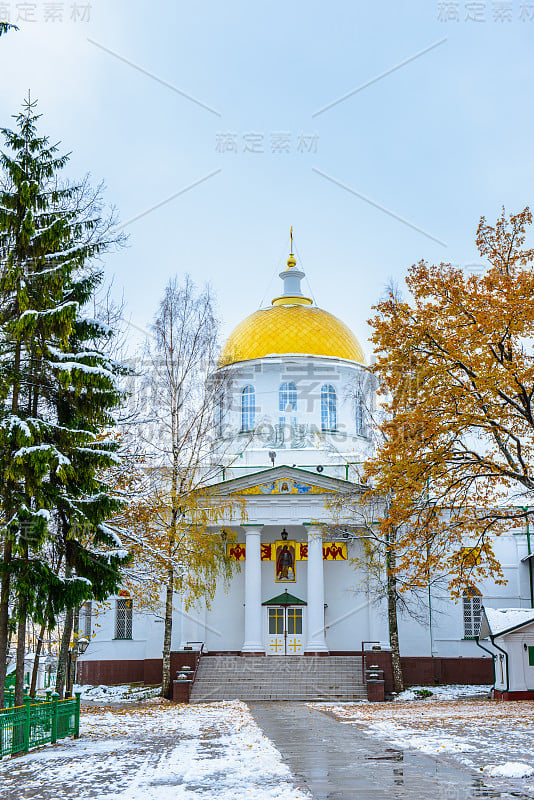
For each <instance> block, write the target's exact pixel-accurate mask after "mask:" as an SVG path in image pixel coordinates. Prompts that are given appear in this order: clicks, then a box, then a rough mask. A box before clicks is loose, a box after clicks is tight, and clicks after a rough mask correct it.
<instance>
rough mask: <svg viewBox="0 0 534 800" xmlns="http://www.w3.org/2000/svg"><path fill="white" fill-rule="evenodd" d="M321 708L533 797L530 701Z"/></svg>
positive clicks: (533, 726) (403, 746)
mask: <svg viewBox="0 0 534 800" xmlns="http://www.w3.org/2000/svg"><path fill="white" fill-rule="evenodd" d="M317 705H319V704H317ZM319 707H320V708H321V709H322V710H326V711H329V712H330V713H333V714H334V715H335V716H336V717H337V718H338V719H339V720H340V721H341V722H345V723H348V724H351V725H357V726H358V727H359V728H360V729H361V730H362V731H363V732H365V733H367V734H368V735H370V736H373V737H376V738H379V739H382V740H384V741H385V742H387V744H388V746H390V747H391V746H393V747H396V748H399V749H409V748H414V749H416V750H419V751H420V752H422V753H426V754H427V755H433V756H446V757H450V758H452V759H454V760H455V761H457V762H460V763H461V764H463V765H465V766H467V767H470V768H472V769H475V770H477V771H480V772H481V774H482V775H483V776H484V780H485V783H486V784H488V783H490V784H491V783H493V784H494V785H495V786H496V787H499V788H502V787H503V786H505V787H506V788H509V789H510V790H512V791H513V790H520V791H521V792H525V793H526V794H528V796H532V797H534V746H533V744H534V702H526V701H515V702H514V701H506V702H502V701H495V700H486V699H480V700H462V699H458V700H442V699H440V698H437V699H435V700H434V701H432V700H430V701H429V700H428V699H426V700H412V701H406V702H403V701H402V700H400V699H399V700H397V702H395V703H358V704H350V703H346V704H343V705H336V704H333V703H332V704H330V703H328V704H327V703H321V704H320V706H319Z"/></svg>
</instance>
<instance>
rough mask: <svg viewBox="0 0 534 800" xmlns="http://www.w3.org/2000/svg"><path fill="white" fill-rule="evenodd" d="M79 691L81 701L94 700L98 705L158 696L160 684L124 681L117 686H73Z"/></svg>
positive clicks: (130, 701) (139, 701) (142, 699)
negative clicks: (149, 684)
mask: <svg viewBox="0 0 534 800" xmlns="http://www.w3.org/2000/svg"><path fill="white" fill-rule="evenodd" d="M77 691H81V693H82V697H81V699H82V701H83V702H95V703H98V704H99V705H102V704H107V703H142V702H144V701H145V700H150V699H152V698H154V697H158V696H159V694H160V692H161V686H144V685H140V684H131V683H124V684H120V685H119V686H104V685H100V686H85V685H84V686H75V687H74V690H73V692H77Z"/></svg>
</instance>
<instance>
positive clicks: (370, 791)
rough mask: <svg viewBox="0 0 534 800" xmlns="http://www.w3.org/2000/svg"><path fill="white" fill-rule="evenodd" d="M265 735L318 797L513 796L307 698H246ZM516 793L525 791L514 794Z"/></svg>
mask: <svg viewBox="0 0 534 800" xmlns="http://www.w3.org/2000/svg"><path fill="white" fill-rule="evenodd" d="M247 705H248V706H249V708H250V710H251V713H252V715H253V717H254V719H255V720H256V722H257V723H258V725H260V727H261V728H262V730H263V732H264V733H265V735H266V736H268V737H269V739H271V741H272V742H273V743H274V745H275V746H276V747H277V748H278V750H279V751H280V752H281V754H282V756H283V758H284V760H285V762H286V763H287V765H288V766H289V767H290V769H291V771H292V772H293V775H294V776H295V777H296V780H297V785H298V786H300V787H301V788H307V789H308V790H309V791H310V792H311V793H312V794H313V797H314V798H315V800H385V798H387V800H392V798H395V800H429V798H431V799H432V800H471V799H472V798H473V799H474V798H476V799H477V800H480V798H482V797H491V798H510V797H511V796H512V795H510V794H509V793H507V792H499V791H495V790H492V789H490V788H489V787H487V786H485V785H484V782H483V780H482V779H481V778H480V776H478V775H477V774H476V773H474V772H472V771H471V770H468V769H465V770H464V769H461V768H459V767H457V766H455V765H454V764H451V763H450V762H448V761H447V760H446V759H444V758H434V757H431V756H425V755H422V754H420V753H416V752H411V751H402V750H396V749H393V748H390V747H388V746H387V744H384V743H381V742H380V741H377V740H375V739H373V738H371V737H370V736H367V735H366V734H365V733H363V732H361V731H360V730H359V729H358V727H357V726H355V725H351V724H349V723H344V722H340V721H339V720H337V719H336V718H335V717H334V716H333V715H331V714H328V713H325V712H322V711H319V710H316V709H312V708H310V707H309V706H306V705H304V704H303V703H295V704H289V703H288V704H282V703H252V702H251V703H248V704H247ZM513 797H514V798H523V797H527V795H520V794H514V795H513Z"/></svg>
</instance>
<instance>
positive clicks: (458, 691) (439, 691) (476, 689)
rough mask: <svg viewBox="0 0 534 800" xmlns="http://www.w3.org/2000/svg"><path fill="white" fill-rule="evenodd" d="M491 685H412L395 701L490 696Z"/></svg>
mask: <svg viewBox="0 0 534 800" xmlns="http://www.w3.org/2000/svg"><path fill="white" fill-rule="evenodd" d="M490 689H491V686H487V685H486V684H482V685H476V684H471V685H465V686H462V685H457V684H451V685H450V686H410V688H409V689H405V690H404V692H401V693H400V694H398V695H397V696H396V698H395V701H396V702H398V701H399V700H426V701H429V700H457V699H458V698H460V697H488V695H489V692H490Z"/></svg>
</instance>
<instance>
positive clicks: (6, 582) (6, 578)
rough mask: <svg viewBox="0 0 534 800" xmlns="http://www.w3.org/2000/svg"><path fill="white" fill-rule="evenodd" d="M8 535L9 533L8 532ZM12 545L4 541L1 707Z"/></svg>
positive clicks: (0, 616)
mask: <svg viewBox="0 0 534 800" xmlns="http://www.w3.org/2000/svg"><path fill="white" fill-rule="evenodd" d="M6 537H7V533H6ZM11 553H12V545H11V541H10V540H8V539H7V538H6V541H5V543H4V554H3V556H4V558H3V561H4V571H3V572H2V581H1V584H0V708H4V705H5V696H4V689H5V682H6V670H7V654H8V645H9V588H10V579H11V575H10V573H9V572H8V570H7V569H6V567H8V565H9V563H10V561H11Z"/></svg>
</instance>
